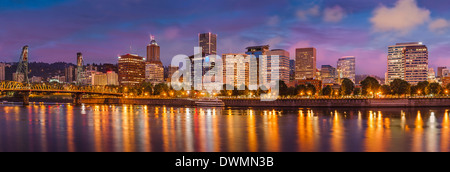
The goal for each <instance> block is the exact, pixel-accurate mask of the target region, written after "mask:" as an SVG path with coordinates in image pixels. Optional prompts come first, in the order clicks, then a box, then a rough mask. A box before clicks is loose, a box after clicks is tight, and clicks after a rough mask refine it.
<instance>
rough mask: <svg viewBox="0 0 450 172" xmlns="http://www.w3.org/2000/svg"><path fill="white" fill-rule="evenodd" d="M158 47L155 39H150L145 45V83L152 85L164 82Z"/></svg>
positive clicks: (152, 37)
mask: <svg viewBox="0 0 450 172" xmlns="http://www.w3.org/2000/svg"><path fill="white" fill-rule="evenodd" d="M159 50H160V47H159V45H158V43H156V40H155V37H154V36H151V37H150V44H148V45H147V62H145V81H147V82H151V83H153V84H159V83H163V82H164V67H163V64H162V63H161V60H160V51H159Z"/></svg>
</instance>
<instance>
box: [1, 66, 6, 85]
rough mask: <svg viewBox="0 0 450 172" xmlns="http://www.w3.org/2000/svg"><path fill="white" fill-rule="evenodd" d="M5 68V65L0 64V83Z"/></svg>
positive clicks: (3, 76) (2, 79)
mask: <svg viewBox="0 0 450 172" xmlns="http://www.w3.org/2000/svg"><path fill="white" fill-rule="evenodd" d="M5 67H6V64H5V63H0V81H4V80H5Z"/></svg>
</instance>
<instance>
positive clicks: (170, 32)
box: [164, 27, 180, 40]
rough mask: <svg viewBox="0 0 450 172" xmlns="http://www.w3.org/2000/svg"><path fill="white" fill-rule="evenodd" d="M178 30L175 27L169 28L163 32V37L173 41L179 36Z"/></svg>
mask: <svg viewBox="0 0 450 172" xmlns="http://www.w3.org/2000/svg"><path fill="white" fill-rule="evenodd" d="M179 33H180V29H178V28H177V27H169V28H167V29H165V30H164V37H165V38H166V39H169V40H173V39H175V38H177V37H178V36H179Z"/></svg>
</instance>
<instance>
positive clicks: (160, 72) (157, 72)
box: [145, 61, 164, 84]
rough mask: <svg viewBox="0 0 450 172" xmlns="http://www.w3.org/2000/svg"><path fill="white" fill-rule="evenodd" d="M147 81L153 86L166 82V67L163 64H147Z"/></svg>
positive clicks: (152, 62) (153, 62)
mask: <svg viewBox="0 0 450 172" xmlns="http://www.w3.org/2000/svg"><path fill="white" fill-rule="evenodd" d="M145 81H146V82H150V83H152V84H159V83H163V82H164V67H163V65H162V63H161V62H159V63H158V62H155V61H151V62H146V63H145Z"/></svg>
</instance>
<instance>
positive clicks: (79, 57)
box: [75, 52, 84, 84]
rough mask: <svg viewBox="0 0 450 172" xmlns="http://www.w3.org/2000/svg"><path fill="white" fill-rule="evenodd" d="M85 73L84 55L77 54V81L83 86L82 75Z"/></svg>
mask: <svg viewBox="0 0 450 172" xmlns="http://www.w3.org/2000/svg"><path fill="white" fill-rule="evenodd" d="M83 72H84V60H83V54H82V53H80V52H79V53H77V70H76V74H75V76H76V80H77V84H82V81H81V80H82V78H83V76H82V73H83Z"/></svg>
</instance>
